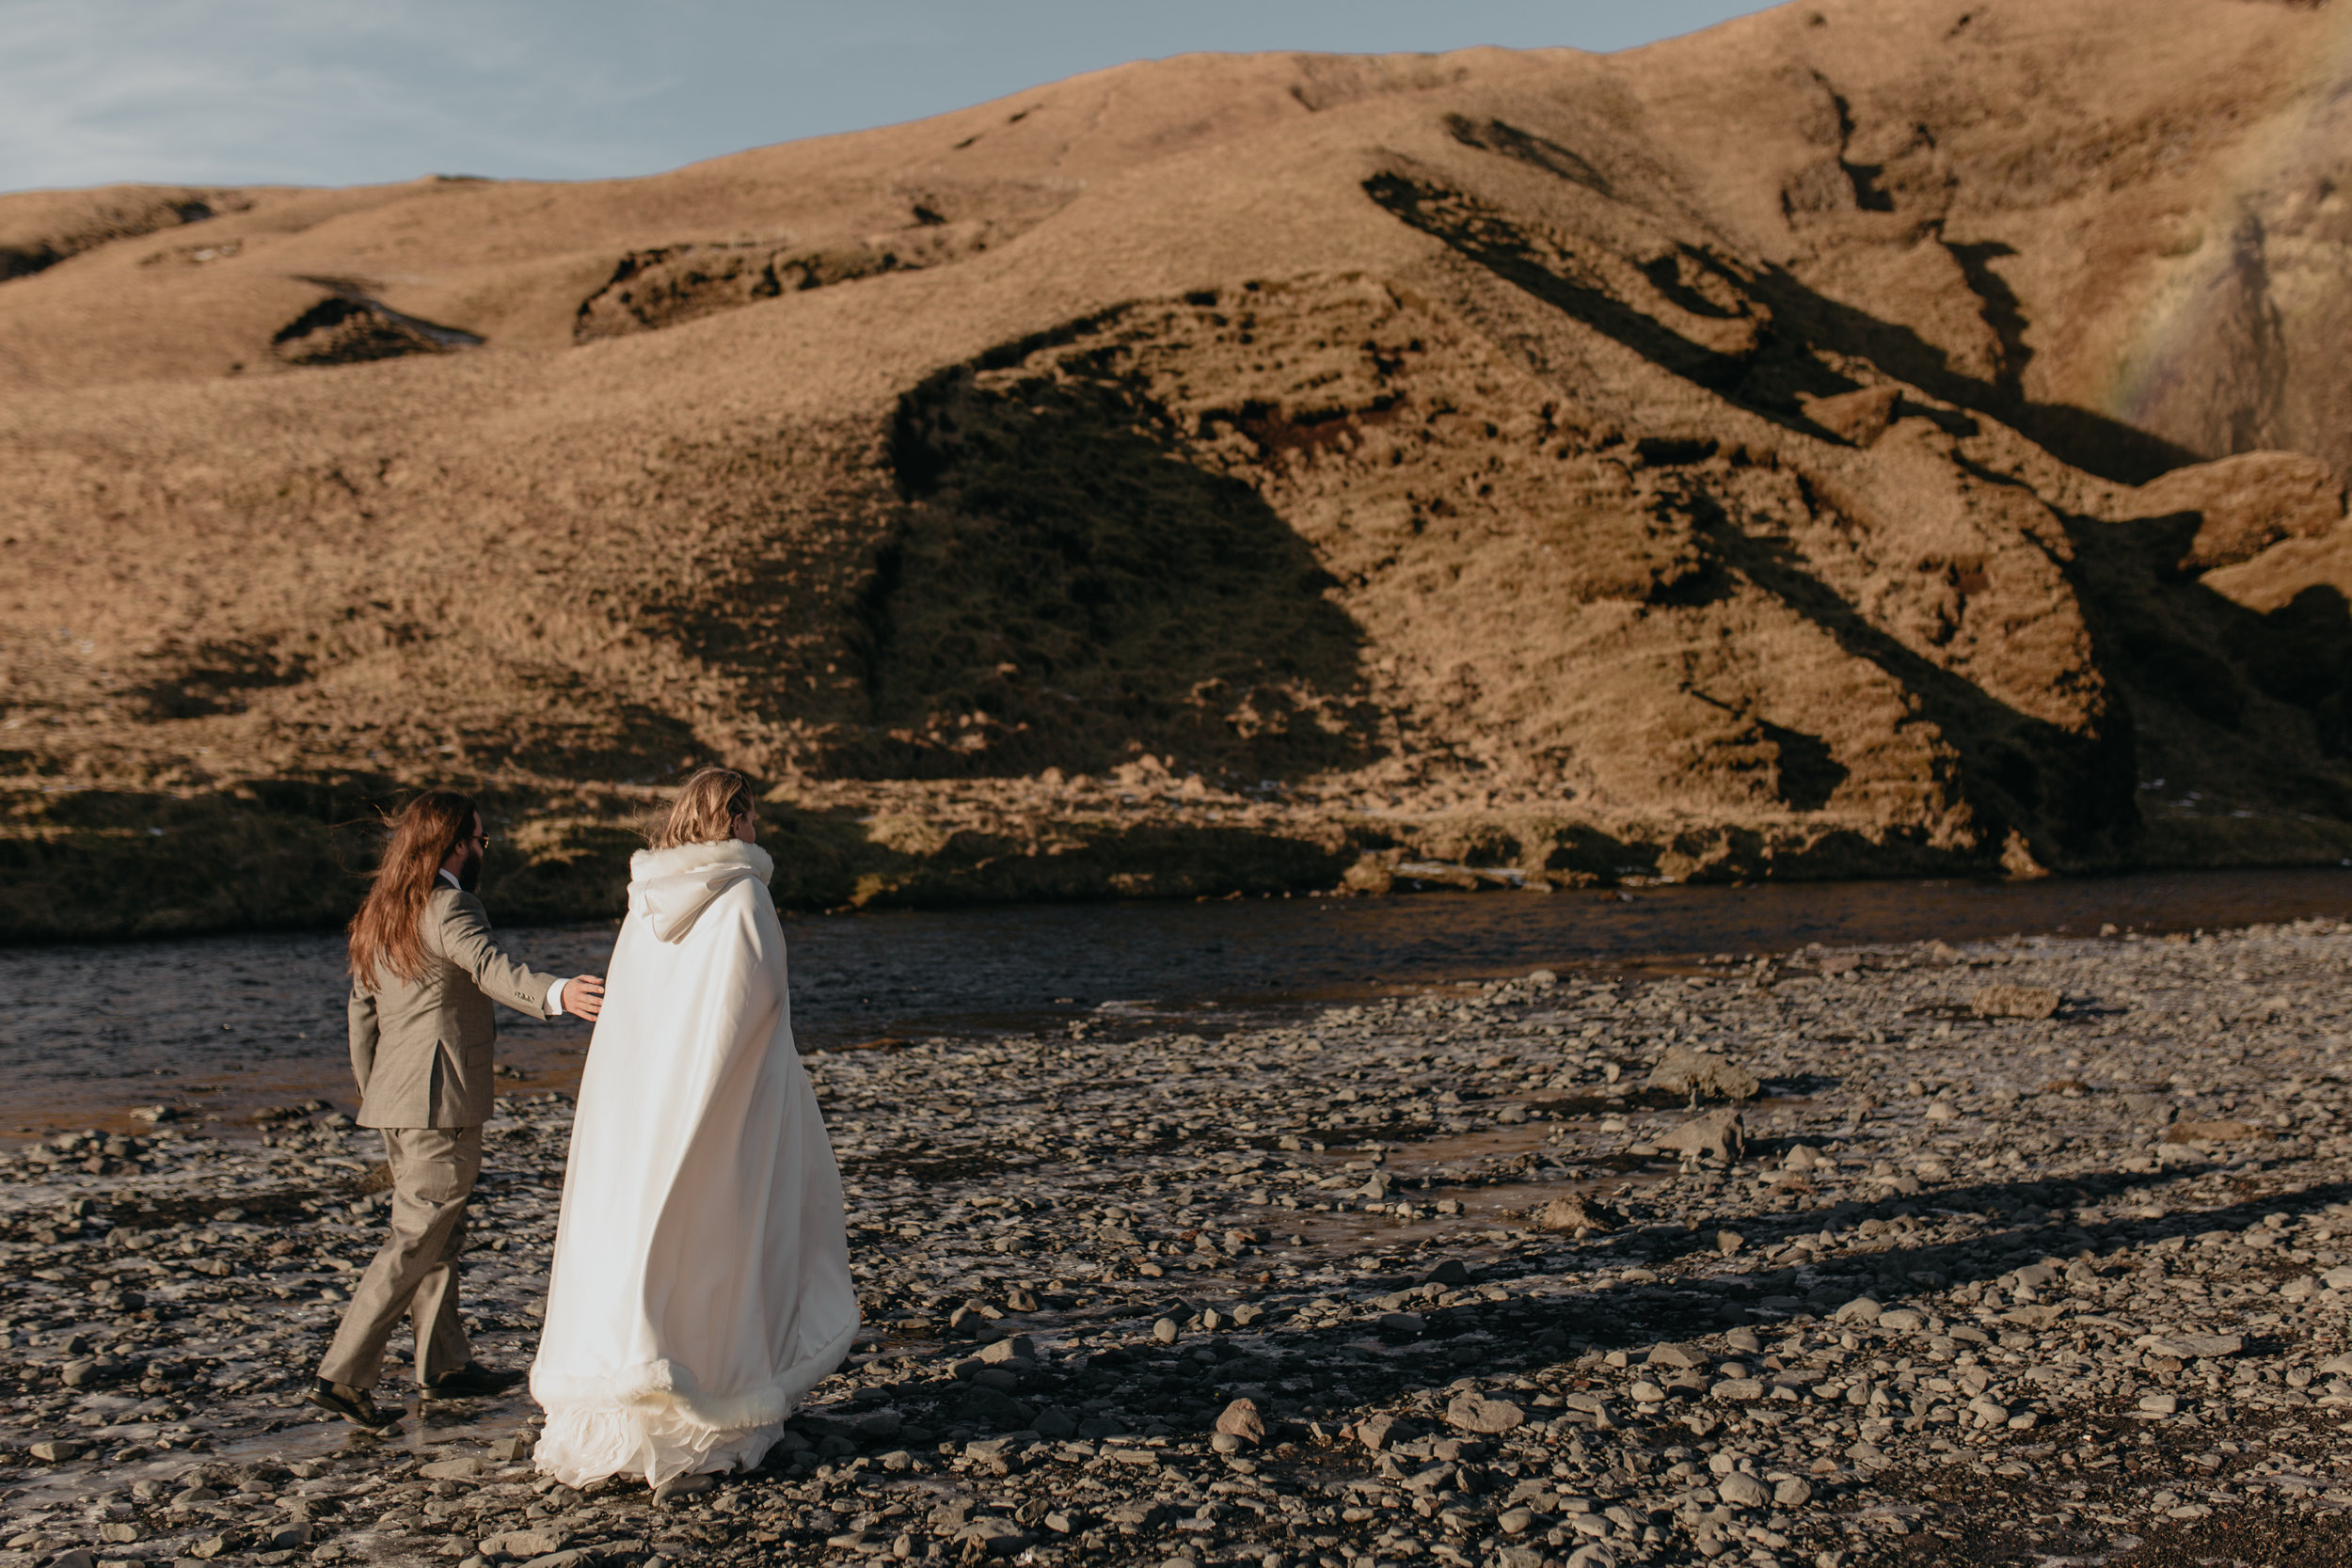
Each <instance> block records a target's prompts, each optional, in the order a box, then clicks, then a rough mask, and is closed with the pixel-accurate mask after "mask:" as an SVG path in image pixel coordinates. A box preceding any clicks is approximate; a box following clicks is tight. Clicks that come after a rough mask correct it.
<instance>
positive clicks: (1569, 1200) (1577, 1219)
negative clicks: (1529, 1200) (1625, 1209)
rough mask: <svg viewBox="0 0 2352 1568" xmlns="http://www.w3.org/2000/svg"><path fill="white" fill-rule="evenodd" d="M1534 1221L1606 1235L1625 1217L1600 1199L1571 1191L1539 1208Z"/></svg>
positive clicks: (1554, 1227) (1540, 1225)
mask: <svg viewBox="0 0 2352 1568" xmlns="http://www.w3.org/2000/svg"><path fill="white" fill-rule="evenodd" d="M1535 1224H1536V1226H1537V1227H1538V1228H1540V1229H1544V1230H1569V1231H1575V1230H1595V1231H1598V1232H1600V1233H1601V1234H1602V1235H1604V1236H1605V1235H1608V1234H1610V1233H1611V1232H1613V1231H1615V1230H1616V1229H1618V1228H1619V1227H1622V1226H1623V1225H1624V1224H1625V1216H1624V1215H1623V1214H1620V1213H1618V1212H1616V1211H1615V1210H1613V1209H1611V1208H1610V1207H1609V1206H1608V1205H1607V1204H1605V1203H1602V1202H1601V1201H1600V1200H1599V1199H1597V1198H1591V1197H1587V1196H1584V1195H1583V1194H1581V1193H1570V1194H1568V1195H1567V1196H1564V1197H1555V1198H1553V1199H1552V1200H1551V1201H1550V1202H1549V1203H1547V1204H1545V1205H1544V1206H1543V1207H1542V1208H1541V1209H1539V1210H1537V1211H1536V1212H1535Z"/></svg>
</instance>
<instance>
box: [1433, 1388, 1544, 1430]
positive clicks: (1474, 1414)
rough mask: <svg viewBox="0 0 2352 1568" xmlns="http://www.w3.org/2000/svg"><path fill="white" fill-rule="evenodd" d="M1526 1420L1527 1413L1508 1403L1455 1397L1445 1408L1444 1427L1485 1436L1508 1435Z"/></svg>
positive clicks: (1470, 1396) (1478, 1398)
mask: <svg viewBox="0 0 2352 1568" xmlns="http://www.w3.org/2000/svg"><path fill="white" fill-rule="evenodd" d="M1526 1419H1527V1412H1525V1411H1523V1410H1521V1409H1520V1408H1519V1407H1518V1405H1516V1404H1513V1403H1512V1402H1510V1401H1508V1400H1490V1399H1482V1398H1480V1397H1479V1396H1478V1395H1476V1394H1457V1395H1455V1396H1454V1399H1453V1400H1452V1401H1451V1402H1448V1403H1447V1405H1446V1407H1445V1424H1446V1425H1448V1426H1450V1427H1454V1428H1455V1429H1456V1430H1458V1431H1462V1432H1474V1433H1482V1434H1484V1435H1486V1436H1495V1435H1499V1434H1500V1433H1505V1432H1509V1431H1510V1430H1511V1429H1512V1428H1514V1427H1516V1426H1518V1425H1519V1424H1520V1423H1521V1422H1523V1421H1525V1420H1526Z"/></svg>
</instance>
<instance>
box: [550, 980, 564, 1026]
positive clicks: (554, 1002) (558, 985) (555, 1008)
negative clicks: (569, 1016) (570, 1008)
mask: <svg viewBox="0 0 2352 1568" xmlns="http://www.w3.org/2000/svg"><path fill="white" fill-rule="evenodd" d="M563 1012H564V982H563V981H561V980H558V981H556V982H555V984H553V985H551V986H549V987H548V1017H549V1018H560V1017H562V1016H563Z"/></svg>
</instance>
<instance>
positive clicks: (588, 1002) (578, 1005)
mask: <svg viewBox="0 0 2352 1568" xmlns="http://www.w3.org/2000/svg"><path fill="white" fill-rule="evenodd" d="M564 1011H565V1012H567V1013H571V1014H573V1015H574V1016H576V1017H579V1018H584V1019H587V1020H588V1021H589V1022H596V1015H597V1014H598V1013H600V1012H602V1011H604V976H603V975H601V974H575V975H573V976H572V977H571V978H570V979H568V980H566V981H564Z"/></svg>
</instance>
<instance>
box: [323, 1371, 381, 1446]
mask: <svg viewBox="0 0 2352 1568" xmlns="http://www.w3.org/2000/svg"><path fill="white" fill-rule="evenodd" d="M310 1402H311V1403H312V1404H315V1405H317V1406H318V1407H319V1408H320V1409H321V1410H331V1411H333V1412H334V1413H335V1414H336V1415H338V1416H341V1417H342V1418H343V1419H344V1420H346V1421H349V1422H350V1423H351V1424H352V1425H353V1426H356V1427H358V1429H359V1430H360V1431H362V1432H378V1433H381V1432H389V1431H391V1430H392V1429H393V1428H394V1427H397V1426H398V1425H400V1418H399V1417H398V1416H397V1415H387V1414H385V1413H384V1412H383V1411H381V1410H378V1409H377V1408H376V1407H375V1401H374V1400H373V1399H372V1398H370V1397H369V1394H368V1391H367V1390H366V1389H364V1388H354V1387H352V1386H350V1385H349V1384H344V1383H329V1382H327V1381H326V1379H325V1378H323V1377H322V1378H318V1379H316V1380H315V1381H313V1382H312V1384H311V1386H310Z"/></svg>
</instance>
